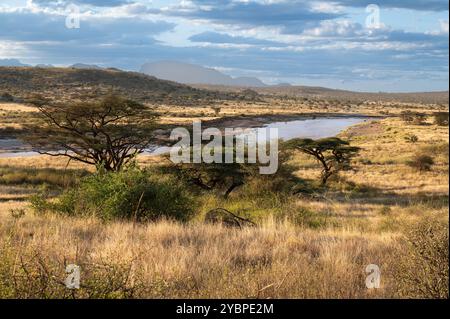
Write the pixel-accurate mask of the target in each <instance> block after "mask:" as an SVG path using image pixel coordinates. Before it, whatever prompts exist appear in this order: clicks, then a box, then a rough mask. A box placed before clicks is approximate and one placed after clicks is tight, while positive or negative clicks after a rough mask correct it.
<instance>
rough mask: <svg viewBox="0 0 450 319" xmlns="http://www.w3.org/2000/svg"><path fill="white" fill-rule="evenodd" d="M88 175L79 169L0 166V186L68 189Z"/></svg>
mask: <svg viewBox="0 0 450 319" xmlns="http://www.w3.org/2000/svg"><path fill="white" fill-rule="evenodd" d="M87 174H89V172H88V171H86V170H81V169H76V170H75V169H66V170H61V169H54V168H34V167H12V166H0V185H11V186H12V185H44V184H46V185H50V186H57V187H63V188H64V187H70V186H74V185H76V183H77V181H78V180H79V179H80V178H81V177H83V176H86V175H87Z"/></svg>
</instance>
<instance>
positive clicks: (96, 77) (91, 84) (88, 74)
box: [0, 67, 251, 105]
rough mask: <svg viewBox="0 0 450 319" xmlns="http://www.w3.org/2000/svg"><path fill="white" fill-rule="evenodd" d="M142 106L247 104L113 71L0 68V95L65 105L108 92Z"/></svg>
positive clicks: (239, 96) (234, 96)
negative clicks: (35, 95) (223, 101)
mask: <svg viewBox="0 0 450 319" xmlns="http://www.w3.org/2000/svg"><path fill="white" fill-rule="evenodd" d="M111 90H112V91H114V92H115V93H118V94H122V95H124V96H127V97H129V98H131V99H133V100H137V101H140V102H145V103H157V104H159V103H164V104H172V105H174V104H176V105H199V104H212V103H214V102H215V101H218V100H250V98H251V97H250V96H249V95H244V94H243V93H240V92H219V91H217V90H215V91H212V90H202V89H197V88H193V87H190V86H187V85H184V84H180V83H175V82H170V81H165V80H160V79H157V78H155V77H152V76H148V75H145V74H142V73H138V72H125V71H121V70H117V69H100V70H97V69H77V68H59V67H53V68H39V67H0V94H1V93H3V92H4V93H8V94H11V95H12V96H13V97H14V98H16V99H17V100H24V99H27V98H29V97H31V96H32V95H34V94H40V95H42V96H44V97H48V98H51V99H53V100H59V101H67V100H76V99H81V98H82V99H85V98H87V97H88V98H89V97H92V98H97V97H98V96H101V95H104V94H107V93H109V92H110V91H111Z"/></svg>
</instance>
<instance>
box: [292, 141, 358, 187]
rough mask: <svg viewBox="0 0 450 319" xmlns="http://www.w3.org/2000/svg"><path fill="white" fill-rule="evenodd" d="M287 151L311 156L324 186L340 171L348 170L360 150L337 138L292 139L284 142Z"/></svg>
mask: <svg viewBox="0 0 450 319" xmlns="http://www.w3.org/2000/svg"><path fill="white" fill-rule="evenodd" d="M285 147H286V148H287V149H294V150H299V151H301V152H303V153H305V154H308V155H311V156H313V157H314V158H315V159H316V160H317V161H318V162H319V163H320V164H321V165H322V173H321V181H322V184H323V185H325V184H326V183H327V181H328V179H329V178H330V177H331V176H332V175H333V174H335V173H337V172H339V171H340V170H346V169H349V168H350V163H351V159H352V158H353V157H354V156H355V155H356V154H357V153H358V152H359V150H360V148H359V147H356V146H351V145H350V143H349V142H347V141H344V140H341V139H340V138H337V137H331V138H323V139H318V140H312V139H308V138H307V139H300V138H296V139H292V140H289V141H287V142H285Z"/></svg>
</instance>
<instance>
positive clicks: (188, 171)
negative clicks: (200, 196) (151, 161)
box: [175, 145, 257, 198]
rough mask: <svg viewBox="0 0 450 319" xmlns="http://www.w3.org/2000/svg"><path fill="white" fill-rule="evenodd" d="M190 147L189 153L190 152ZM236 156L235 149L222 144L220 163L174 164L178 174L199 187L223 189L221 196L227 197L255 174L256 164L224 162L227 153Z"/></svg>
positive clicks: (208, 189)
mask: <svg viewBox="0 0 450 319" xmlns="http://www.w3.org/2000/svg"><path fill="white" fill-rule="evenodd" d="M192 151H193V150H192V149H191V154H192ZM230 152H231V153H233V158H235V156H236V149H235V148H234V147H233V148H232V149H226V148H225V147H224V145H223V146H222V162H221V163H180V164H176V165H175V168H176V169H177V171H178V173H179V174H180V176H181V177H182V178H184V179H186V180H187V181H189V182H190V183H192V184H194V185H196V186H199V187H200V188H201V189H204V190H207V191H212V190H214V189H221V188H223V189H224V193H223V197H224V198H228V196H229V195H230V194H231V192H232V191H233V190H235V189H236V188H238V187H240V186H242V185H244V184H245V182H246V180H247V179H248V178H249V177H250V176H251V175H254V174H255V171H256V170H257V166H256V164H248V163H237V162H236V161H233V162H232V163H225V157H226V154H227V153H230Z"/></svg>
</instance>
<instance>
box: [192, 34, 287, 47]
mask: <svg viewBox="0 0 450 319" xmlns="http://www.w3.org/2000/svg"><path fill="white" fill-rule="evenodd" d="M189 40H190V41H192V42H205V43H217V44H245V45H255V46H286V44H284V43H280V42H276V41H269V40H263V39H256V38H250V37H241V36H232V35H229V34H225V33H217V32H211V31H208V32H203V33H199V34H195V35H193V36H191V37H189Z"/></svg>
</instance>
